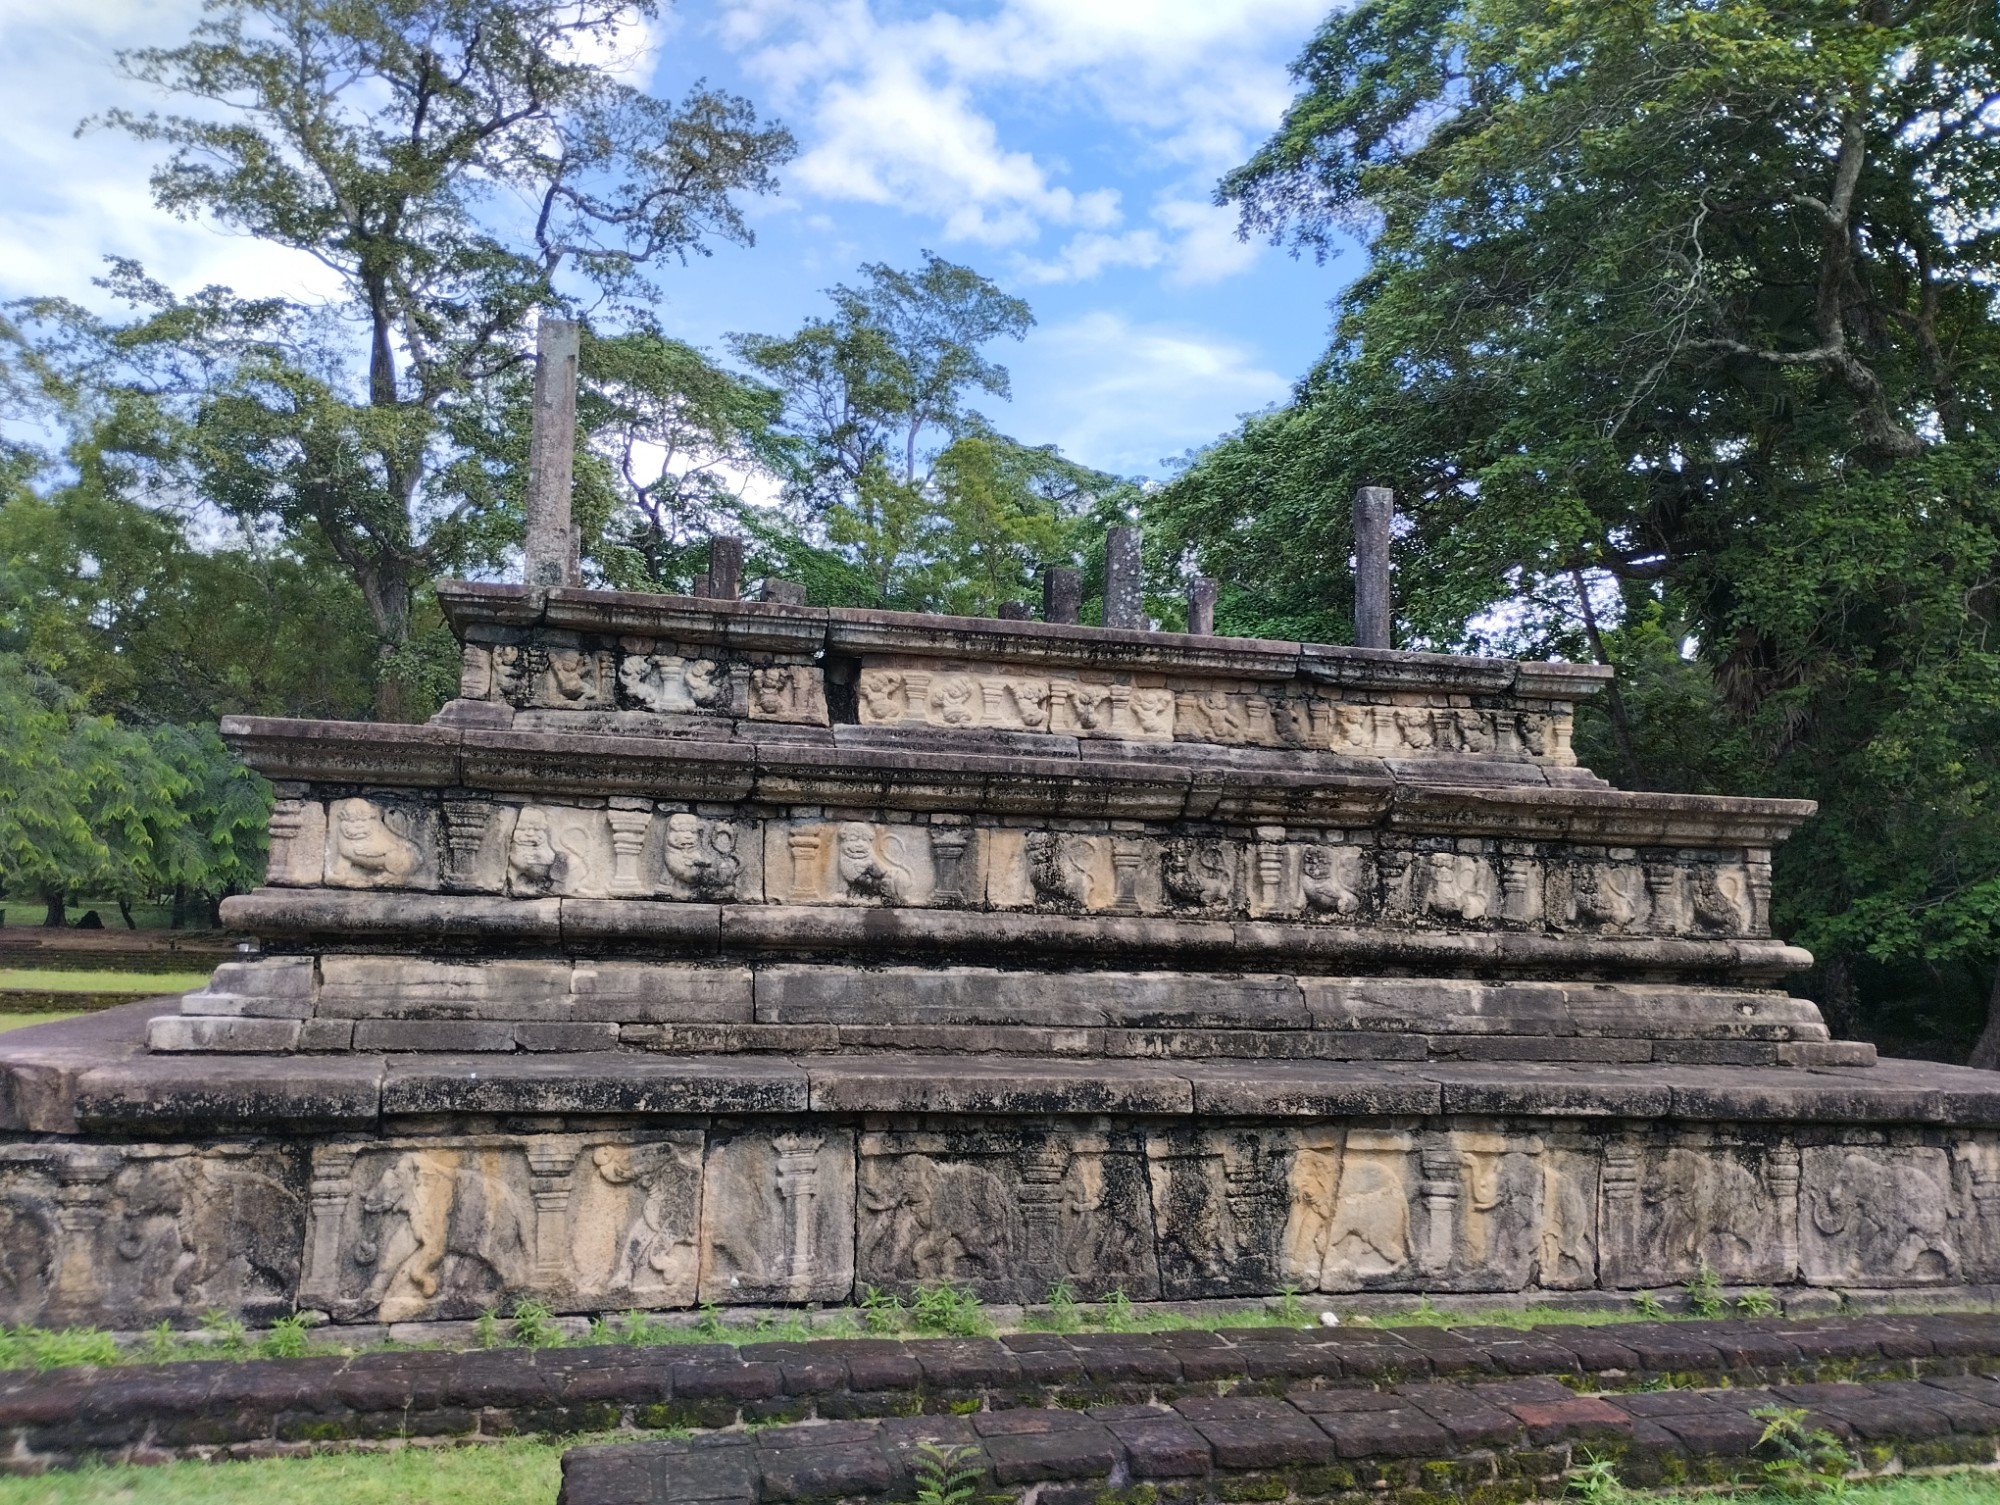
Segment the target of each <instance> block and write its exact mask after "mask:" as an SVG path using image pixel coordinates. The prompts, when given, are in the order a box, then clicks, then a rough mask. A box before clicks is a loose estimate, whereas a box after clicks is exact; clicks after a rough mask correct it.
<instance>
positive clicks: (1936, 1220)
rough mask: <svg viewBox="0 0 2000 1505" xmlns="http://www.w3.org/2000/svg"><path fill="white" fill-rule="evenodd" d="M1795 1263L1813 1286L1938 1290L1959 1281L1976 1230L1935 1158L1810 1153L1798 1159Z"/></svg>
mask: <svg viewBox="0 0 2000 1505" xmlns="http://www.w3.org/2000/svg"><path fill="white" fill-rule="evenodd" d="M1799 1158H1800V1181H1799V1256H1800V1263H1801V1265H1802V1267H1803V1274H1804V1276H1805V1278H1806V1279H1807V1280H1808V1281H1810V1282H1812V1283H1813V1284H1815V1285H1871V1286H1887V1285H1946V1284H1951V1283H1955V1282H1959V1281H1963V1280H1965V1279H1967V1278H1968V1275H1967V1271H1966V1255H1967V1252H1968V1249H1969V1248H1970V1246H1971V1240H1975V1239H1976V1238H1977V1237H1978V1232H1977V1229H1976V1227H1974V1226H1973V1222H1972V1220H1969V1219H1968V1218H1967V1217H1966V1215H1965V1213H1966V1209H1965V1208H1964V1207H1963V1205H1962V1201H1961V1198H1960V1197H1959V1195H1958V1193H1957V1189H1956V1188H1955V1187H1954V1185H1953V1175H1952V1163H1951V1156H1950V1155H1949V1153H1948V1152H1947V1151H1945V1150H1943V1149H1939V1148H1933V1147H1925V1146H1916V1145H1907V1146H1891V1145H1855V1144H1847V1145H1810V1146H1807V1147H1805V1148H1804V1149H1802V1150H1801V1151H1800V1152H1799Z"/></svg>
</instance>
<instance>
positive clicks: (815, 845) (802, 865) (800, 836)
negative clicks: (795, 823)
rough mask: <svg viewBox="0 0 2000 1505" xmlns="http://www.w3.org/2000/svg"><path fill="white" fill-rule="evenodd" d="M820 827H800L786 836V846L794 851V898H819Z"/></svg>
mask: <svg viewBox="0 0 2000 1505" xmlns="http://www.w3.org/2000/svg"><path fill="white" fill-rule="evenodd" d="M819 838H820V833H819V828H818V827H816V826H805V827H800V828H798V829H796V830H794V831H793V832H792V834H791V835H790V836H789V837H788V838H786V842H785V844H786V846H788V847H789V848H790V849H791V853H792V897H793V898H794V899H817V898H818V897H819Z"/></svg>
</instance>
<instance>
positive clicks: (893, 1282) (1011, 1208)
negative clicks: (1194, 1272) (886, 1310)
mask: <svg viewBox="0 0 2000 1505" xmlns="http://www.w3.org/2000/svg"><path fill="white" fill-rule="evenodd" d="M859 1148H860V1171H859V1181H860V1191H859V1196H860V1222H859V1224H858V1233H857V1245H858V1251H857V1265H858V1279H859V1280H860V1282H861V1283H862V1284H864V1285H876V1286H881V1287H883V1288H884V1289H889V1290H896V1291H903V1292H908V1291H910V1290H912V1289H914V1288H915V1287H917V1286H919V1285H924V1284H931V1283H935V1282H938V1281H945V1280H949V1281H954V1282H957V1283H959V1284H962V1285H966V1286H969V1287H970V1288H971V1289H973V1290H975V1291H977V1292H978V1293H979V1294H980V1296H981V1297H982V1298H984V1299H986V1300H1000V1301H1039V1300H1042V1299H1043V1298H1045V1297H1046V1295H1047V1294H1048V1291H1049V1290H1050V1288H1051V1287H1053V1286H1054V1285H1056V1284H1057V1283H1059V1282H1061V1283H1065V1284H1067V1285H1068V1286H1069V1287H1070V1289H1071V1290H1073V1291H1074V1292H1076V1294H1077V1295H1078V1296H1080V1297H1083V1298H1085V1299H1091V1298H1095V1297H1101V1296H1104V1295H1108V1294H1109V1293H1110V1292H1111V1291H1113V1290H1114V1289H1118V1290H1123V1291H1124V1292H1125V1293H1126V1294H1127V1295H1128V1296H1129V1297H1131V1298H1132V1299H1133V1300H1147V1299H1151V1298H1153V1297H1154V1296H1156V1295H1157V1294H1158V1292H1159V1289H1160V1279H1159V1266H1158V1262H1157V1259H1156V1257H1155V1254H1154V1248H1153V1239H1152V1232H1151V1229H1152V1219H1151V1217H1150V1216H1149V1213H1150V1210H1151V1209H1150V1207H1149V1205H1148V1204H1149V1201H1150V1192H1149V1189H1148V1185H1147V1174H1146V1164H1145V1159H1144V1151H1143V1146H1142V1145H1141V1144H1140V1143H1139V1142H1138V1140H1137V1139H1136V1137H1134V1136H1132V1135H1130V1134H1126V1133H1120V1134H1115V1135H1106V1134H1103V1133H1100V1132H1095V1131H1093V1130H1089V1129H1083V1128H1065V1127H1056V1128H1049V1129H1043V1128H1040V1127H1033V1126H1029V1125H1025V1124H1024V1125H1021V1126H1019V1127H1009V1128H1005V1129H993V1130H989V1131H979V1130H972V1131H964V1132H946V1131H937V1132H897V1133H864V1134H863V1135H862V1137H861V1140H860V1146H859Z"/></svg>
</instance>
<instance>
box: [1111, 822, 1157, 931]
mask: <svg viewBox="0 0 2000 1505" xmlns="http://www.w3.org/2000/svg"><path fill="white" fill-rule="evenodd" d="M1150 846H1151V844H1150V843H1149V842H1147V841H1146V840H1145V838H1143V837H1136V836H1114V837H1112V838H1111V888H1112V897H1111V909H1112V913H1114V914H1137V913H1139V870H1140V869H1141V868H1142V867H1143V866H1144V865H1145V861H1146V855H1147V852H1148V851H1149V850H1150Z"/></svg>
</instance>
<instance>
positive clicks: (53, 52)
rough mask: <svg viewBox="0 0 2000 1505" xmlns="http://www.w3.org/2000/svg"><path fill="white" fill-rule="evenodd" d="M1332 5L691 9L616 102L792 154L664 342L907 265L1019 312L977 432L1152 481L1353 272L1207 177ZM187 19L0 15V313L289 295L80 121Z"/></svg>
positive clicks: (264, 261)
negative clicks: (712, 116) (667, 99)
mask: <svg viewBox="0 0 2000 1505" xmlns="http://www.w3.org/2000/svg"><path fill="white" fill-rule="evenodd" d="M1326 3H1327V0H1236V3H1231V0H1124V3H1118V0H990V3H984V4H973V3H962V4H946V3H933V0H909V3H905V0H685V3H683V4H681V5H679V6H677V7H675V8H674V9H672V10H671V11H668V12H666V13H665V14H664V15H663V16H662V18H661V20H660V22H659V24H657V25H656V26H654V27H652V28H650V29H649V30H648V31H647V32H646V33H645V34H643V35H634V36H633V37H632V38H630V39H629V45H627V46H624V47H621V49H620V66H621V67H622V68H623V69H624V71H625V72H626V74H627V76H628V77H629V78H630V79H631V80H632V81H634V82H639V83H643V84H645V85H647V86H649V87H651V88H652V89H653V90H654V91H655V92H659V93H664V94H667V95H670V96H672V95H678V94H679V93H680V92H681V91H682V90H684V89H685V88H686V87H687V86H688V85H689V84H690V83H692V82H693V81H695V80H696V79H698V78H706V79H707V80H708V82H709V83H711V84H713V85H717V86H720V87H724V88H728V89H731V90H733V91H736V92H739V93H742V94H746V95H748V96H749V97H750V98H751V99H752V100H754V101H755V102H756V103H757V105H758V106H759V108H760V110H761V112H762V113H764V114H765V115H767V116H775V117H777V118H780V119H782V120H783V121H784V122H785V123H786V124H787V125H788V126H790V127H791V129H792V131H793V132H794V134H795V135H796V136H797V137H798V139H799V144H800V155H799V157H798V159H797V160H796V161H794V162H793V163H792V164H791V165H790V166H789V167H787V168H786V169H785V171H784V173H783V181H782V188H781V191H780V192H779V193H778V194H777V195H776V196H774V197H772V198H770V199H766V200H761V201H757V202H755V203H753V204H752V206H751V216H752V221H753V224H754V226H755V228H756V231H757V240H758V243H757V245H756V246H755V247H754V248H753V249H748V250H744V249H739V248H735V247H722V248H719V249H718V251H717V253H716V255H715V256H714V257H713V258H712V259H709V260H705V261H698V262H696V263H695V264H693V265H692V266H690V267H689V268H687V269H685V270H680V269H672V270H669V271H668V272H667V273H666V274H665V276H664V277H663V279H662V281H663V285H664V290H665V293H666V297H667V301H666V304H665V306H664V307H663V308H662V310H661V319H662V322H663V323H664V324H665V326H666V327H667V328H668V329H669V330H671V331H672V332H674V333H676V334H678V335H680V336H682V337H683V338H686V339H689V340H692V341H694V342H696V343H698V344H704V345H709V346H712V347H713V346H716V345H718V344H719V342H720V339H721V336H723V335H724V334H725V333H727V332H729V331H732V330H756V331H760V332H765V333H783V332H787V331H789V330H790V329H792V328H794V327H796V326H797V324H798V323H799V322H800V321H801V320H802V319H804V318H805V317H807V316H809V315H811V314H813V313H815V312H818V311H819V310H821V309H822V308H823V307H824V299H823V297H822V289H824V288H826V287H827V286H829V285H830V284H832V283H834V282H836V281H840V280H845V279H851V278H852V277H853V275H854V272H855V269H856V268H857V267H858V266H859V265H860V264H861V263H862V262H866V261H886V262H889V263H892V264H895V265H913V264H914V263H915V262H916V260H917V258H918V254H919V252H920V250H921V249H923V248H926V247H928V248H930V249H933V250H935V251H937V252H938V253H939V254H941V255H944V256H946V257H949V258H950V259H952V260H954V261H961V262H965V263H967V264H969V265H971V266H974V267H977V268H978V269H979V270H981V271H983V272H985V273H986V274H987V275H989V276H992V277H993V278H995V279H996V280H997V281H999V282H1000V283H1001V284H1002V285H1003V286H1005V287H1007V288H1008V289H1009V290H1010V291H1012V292H1015V293H1018V294H1019V295H1021V296H1023V297H1025V298H1027V299H1028V300H1029V301H1030V302H1031V303H1032V304H1033V306H1034V309H1035V313H1036V317H1037V320H1038V323H1037V327H1036V328H1035V330H1034V332H1033V333H1032V334H1031V335H1030V336H1029V338H1028V339H1027V340H1026V341H1025V342H1024V343H1023V344H1022V345H1020V346H1017V347H1013V348H1011V349H1007V350H1004V351H1000V352H997V353H999V354H1000V355H1001V357H1002V359H1004V360H1005V361H1006V363H1007V364H1008V365H1009V366H1010V367H1011V368H1012V370H1013V373H1014V393H1015V395H1014V400H1013V402H1012V403H1010V404H1004V405H1003V404H995V405H993V406H992V408H991V411H990V412H989V417H991V418H992V419H993V420H994V421H995V422H996V423H997V424H998V426H999V427H1001V428H1002V429H1004V430H1006V431H1008V432H1010V433H1012V434H1014V435H1016V436H1017V437H1019V438H1021V439H1023V440H1026V441H1029V442H1031V443H1049V442H1054V443H1058V444H1060V445H1062V447H1063V448H1064V450H1065V451H1066V452H1067V453H1069V454H1071V455H1072V456H1074V457H1075V458H1077V459H1079V460H1082V461H1084V462H1086V463H1089V464H1092V465H1096V466H1100V467H1102V468H1105V469H1108V470H1112V471H1116V472H1118V473H1120V474H1128V475H1140V476H1147V475H1161V474H1164V473H1166V469H1167V462H1168V461H1169V460H1170V459H1171V457H1174V456H1177V455H1179V454H1180V453H1181V452H1183V451H1184V450H1186V449H1188V448H1189V447H1191V446H1194V445H1199V444H1203V443H1206V442H1208V441H1209V440H1211V439H1213V438H1215V437H1216V436H1217V435H1219V434H1220V433H1222V432H1223V431H1225V430H1226V429H1228V428H1229V427H1230V426H1231V425H1232V424H1233V423H1234V421H1235V419H1236V417H1237V415H1239V414H1241V413H1244V412H1247V411H1251V410H1255V409H1257V408H1261V407H1263V406H1265V405H1266V404H1268V403H1271V402H1273V401H1278V400H1282V399H1283V397H1284V396H1285V394H1286V392H1287V391H1288V390H1289V387H1290V384H1291V382H1292V381H1293V380H1294V379H1295V378H1296V377H1297V376H1299V375H1300V374H1301V373H1302V372H1303V371H1304V370H1305V369H1306V367H1307V365H1308V364H1309V363H1310V362H1311V361H1312V359H1313V358H1314V357H1315V356H1316V355H1317V354H1318V353H1319V352H1320V350H1321V349H1322V348H1323V347H1324V345H1325V342H1326V335H1327V327H1328V322H1329V313H1328V308H1327V305H1328V302H1329V300H1330V299H1332V298H1333V297H1334V296H1335V295H1336V294H1337V293H1338V292H1339V289H1340V287H1341V286H1342V285H1343V284H1344V283H1345V282H1346V281H1347V280H1348V279H1349V278H1350V277H1352V276H1353V275H1354V273H1355V272H1356V271H1357V270H1358V263H1359V253H1358V252H1356V251H1350V252H1349V253H1348V254H1347V255H1345V256H1343V257H1341V258H1340V259H1338V260H1337V261H1335V262H1334V263H1331V264H1329V265H1327V266H1324V267H1322V266H1315V265H1314V264H1313V263H1312V262H1311V261H1304V262H1300V261H1294V260H1293V259H1291V258H1290V257H1288V256H1286V255H1285V254H1284V253H1283V252H1281V251H1278V250H1275V249H1273V248H1270V247H1268V246H1263V245H1244V244H1243V243H1241V242H1240V241H1238V240H1237V239H1236V237H1235V234H1234V219H1233V216H1232V215H1231V214H1230V212H1229V211H1227V210H1222V209H1217V208H1215V207H1214V206H1213V205H1212V204H1211V203H1210V195H1211V194H1212V192H1213V188H1214V185H1215V181H1216V179H1217V177H1218V176H1219V175H1220V174H1221V173H1222V172H1224V171H1226V170H1227V169H1228V168H1230V167H1231V166H1233V165H1235V164H1236V163H1238V162H1240V161H1241V160H1242V159H1243V158H1244V156H1245V155H1246V154H1247V153H1248V152H1249V151H1250V150H1251V149H1252V148H1254V146H1255V145H1256V144H1257V142H1258V141H1260V140H1262V139H1263V137H1264V136H1265V135H1266V134H1267V133H1268V132H1269V131H1270V129H1271V128H1272V127H1273V126H1274V125H1275V124H1276V122H1277V120H1278V117H1279V115H1280V113H1281V112H1282V111H1283V109H1284V106H1285V103H1286V101H1287V100H1288V99H1289V97H1290V89H1289V85H1288V80H1287V78H1286V75H1285V65H1286V64H1287V63H1288V62H1289V61H1290V59H1291V58H1292V57H1293V56H1294V55H1295V54H1296V53H1297V52H1298V50H1299V49H1300V47H1301V46H1302V45H1303V43H1304V42H1305V40H1306V38H1307V36H1308V35H1309V34H1310V33H1311V31H1312V29H1313V27H1314V25H1315V24H1316V23H1317V22H1318V20H1319V19H1320V18H1321V16H1322V15H1323V13H1324V9H1325V5H1326ZM197 13H198V0H90V3H88V4H85V5H69V6H55V5H51V4H49V3H48V0H0V80H4V83H5V87H4V97H6V98H7V100H8V106H7V108H6V110H5V112H4V119H0V203H4V204H5V205H6V206H7V212H6V213H5V214H4V215H0V296H4V297H17V296H22V295H26V294H32V293H61V294H65V295H68V296H71V297H76V298H79V299H83V300H85V301H93V302H94V301H96V296H95V295H94V294H93V292H92V290H91V288H90V278H91V276H92V275H94V274H95V272H96V270H97V269H98V268H99V267H100V266H101V258H102V257H104V256H106V255H112V254H116V255H127V256H137V257H140V258H141V259H143V260H144V261H145V262H146V263H147V266H148V268H149V269H150V270H151V271H152V272H153V273H154V274H155V275H156V276H159V277H161V278H162V279H163V280H165V281H167V282H168V283H170V284H171V285H173V286H175V287H176V288H179V289H183V290H187V289H191V288H193V287H195V286H198V285H200V284H203V283H207V282H222V283H226V284H229V285H231V286H233V287H236V288H237V289H238V290H240V291H244V292H258V291H279V290H285V291H299V290H310V289H312V288H314V287H315V286H318V285H320V283H319V279H320V278H321V277H322V276H323V274H321V273H320V272H319V271H318V269H317V268H315V267H314V266H313V265H312V264H311V263H309V262H307V261H305V260H304V259H303V258H295V257H289V256H287V255H285V254H283V253H276V252H273V251H271V250H269V249H268V248H266V247H262V246H259V245H257V244H256V243H254V242H251V241H246V240H244V239H241V238H236V237H228V236H223V235H219V234H217V233H215V232H213V231H211V230H208V229H207V228H205V227H203V226H200V225H189V224H180V223H177V222H175V221H173V220H170V219H167V218H166V217H164V216H162V215H161V214H159V213H158V211H156V210H154V209H153V208H152V207H151V204H150V202H149V200H148V196H147V190H146V181H145V179H146V170H147V167H148V166H149V163H150V160H151V159H150V157H149V154H148V151H147V149H145V148H141V147H136V146H135V145H134V144H133V143H131V142H129V141H127V140H122V139H120V138H116V137H112V136H108V135H105V134H102V133H88V134H85V135H84V136H82V137H81V138H79V137H77V136H75V135H74V134H73V133H74V130H75V125H76V122H77V120H78V119H79V118H80V117H81V116H83V115H84V114H86V113H88V112H90V111H93V110H96V109H100V108H103V107H104V106H105V105H106V104H108V103H113V102H116V103H123V104H127V105H129V106H134V107H138V108H152V107H157V106H158V105H160V104H162V103H163V101H159V100H157V99H154V98H152V97H150V96H148V95H147V94H144V93H142V92H139V91H137V90H135V89H133V88H132V87H131V86H129V85H126V84H124V83H122V82H121V81H119V80H118V79H117V78H116V76H115V74H114V73H113V71H112V59H111V54H112V53H113V52H114V51H115V50H116V49H117V48H119V47H121V46H136V45H146V44H149V43H172V42H174V41H178V40H179V39H180V38H182V37H183V36H185V35H186V32H187V29H188V27H189V26H190V24H191V23H192V22H193V20H194V19H195V17H196V15H197Z"/></svg>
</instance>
